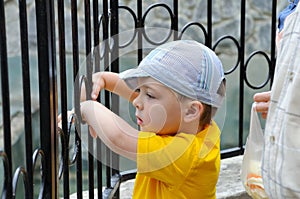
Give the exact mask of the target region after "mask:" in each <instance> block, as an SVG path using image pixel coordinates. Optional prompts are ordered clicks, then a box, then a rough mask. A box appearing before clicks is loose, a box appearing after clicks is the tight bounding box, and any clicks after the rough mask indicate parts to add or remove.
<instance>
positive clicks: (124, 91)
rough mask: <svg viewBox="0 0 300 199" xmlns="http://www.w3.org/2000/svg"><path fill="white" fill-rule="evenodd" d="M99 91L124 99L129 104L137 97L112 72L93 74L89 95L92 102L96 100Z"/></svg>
mask: <svg viewBox="0 0 300 199" xmlns="http://www.w3.org/2000/svg"><path fill="white" fill-rule="evenodd" d="M101 89H105V90H108V91H110V92H112V93H115V94H117V95H119V96H121V97H124V98H125V99H127V100H128V101H130V102H132V101H133V99H134V98H135V97H136V96H137V93H135V92H134V91H133V90H132V89H130V88H129V87H128V86H127V85H126V83H125V82H124V81H123V80H122V79H120V78H119V75H118V74H117V73H113V72H98V73H95V74H93V88H92V93H91V97H92V99H93V100H96V99H97V97H98V95H99V92H100V91H101Z"/></svg>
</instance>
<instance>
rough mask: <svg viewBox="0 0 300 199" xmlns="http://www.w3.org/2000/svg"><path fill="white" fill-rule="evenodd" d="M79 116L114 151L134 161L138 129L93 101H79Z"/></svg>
mask: <svg viewBox="0 0 300 199" xmlns="http://www.w3.org/2000/svg"><path fill="white" fill-rule="evenodd" d="M80 109H81V116H82V119H83V120H84V121H86V122H87V123H88V125H89V126H90V127H92V129H93V130H94V131H95V132H96V133H97V136H98V137H99V138H100V139H101V140H102V141H103V142H104V143H105V144H106V145H107V146H108V147H109V148H110V149H111V150H112V151H114V152H116V153H118V154H120V155H122V156H124V157H126V158H128V159H131V160H134V161H136V151H137V141H138V130H136V129H135V128H133V127H131V126H130V125H129V124H128V123H127V122H125V121H124V120H123V119H122V118H120V117H119V116H118V115H116V114H115V113H113V112H112V111H110V110H109V109H107V108H106V107H105V106H103V105H102V104H100V103H98V102H95V101H85V102H82V103H81V106H80Z"/></svg>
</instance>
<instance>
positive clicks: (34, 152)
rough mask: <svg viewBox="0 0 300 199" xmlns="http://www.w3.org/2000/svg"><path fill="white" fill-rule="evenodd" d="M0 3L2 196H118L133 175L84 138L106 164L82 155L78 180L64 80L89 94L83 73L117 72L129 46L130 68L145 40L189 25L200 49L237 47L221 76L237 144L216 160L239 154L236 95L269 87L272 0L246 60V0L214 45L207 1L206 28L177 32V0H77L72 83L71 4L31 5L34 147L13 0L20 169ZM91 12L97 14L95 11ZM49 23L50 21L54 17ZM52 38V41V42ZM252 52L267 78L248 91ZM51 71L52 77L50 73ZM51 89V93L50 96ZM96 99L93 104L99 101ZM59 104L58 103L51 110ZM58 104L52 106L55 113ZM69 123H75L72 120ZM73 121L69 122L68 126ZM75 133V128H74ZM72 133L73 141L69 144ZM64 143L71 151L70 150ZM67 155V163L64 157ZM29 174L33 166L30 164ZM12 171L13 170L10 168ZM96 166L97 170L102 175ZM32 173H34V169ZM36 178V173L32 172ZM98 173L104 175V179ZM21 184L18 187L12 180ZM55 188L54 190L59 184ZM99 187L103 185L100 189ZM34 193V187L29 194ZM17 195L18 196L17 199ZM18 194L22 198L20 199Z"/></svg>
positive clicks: (77, 147)
mask: <svg viewBox="0 0 300 199" xmlns="http://www.w3.org/2000/svg"><path fill="white" fill-rule="evenodd" d="M5 2H6V1H4V0H0V62H1V65H0V67H1V91H2V93H1V97H2V101H1V103H2V104H1V105H2V125H3V137H4V139H3V140H4V141H3V142H4V143H3V148H0V157H1V158H2V162H3V167H0V168H3V169H2V170H1V171H0V172H2V173H3V183H2V186H3V188H2V198H15V197H17V196H18V192H17V190H18V188H17V186H18V185H19V186H20V185H22V186H23V193H21V194H22V195H23V194H24V195H25V198H36V197H41V198H57V197H64V198H69V195H70V192H71V191H70V188H71V187H72V186H76V189H75V190H76V192H77V198H82V197H83V195H82V192H83V190H84V189H85V188H84V187H88V188H87V189H88V191H89V198H94V189H95V188H98V190H99V191H98V195H97V197H98V198H118V197H119V189H118V187H119V185H120V183H121V182H123V181H126V180H127V179H130V178H134V176H135V173H134V172H133V173H132V172H119V169H118V168H119V166H120V165H119V157H118V156H117V155H115V154H114V153H112V152H111V151H109V150H108V149H106V148H103V144H102V143H101V141H100V140H97V141H96V142H95V141H94V140H93V139H92V138H91V137H90V136H89V137H88V139H87V140H88V141H87V142H88V147H89V149H90V150H94V147H95V148H96V149H95V150H96V153H97V154H98V155H99V154H105V158H106V162H107V163H110V164H108V165H109V166H105V165H103V163H102V162H101V161H99V160H98V159H97V158H95V156H94V155H93V154H91V153H88V155H87V156H88V157H87V165H88V166H87V179H88V185H87V186H85V185H84V182H83V163H82V156H83V155H82V154H83V152H82V148H83V146H82V141H81V135H80V132H81V131H80V129H75V130H72V125H71V123H70V122H69V121H70V120H71V119H70V118H68V116H67V110H68V108H69V107H68V102H69V101H70V100H71V99H69V98H68V94H67V92H68V90H70V87H69V86H68V84H67V77H68V76H72V75H73V77H72V78H73V80H74V82H75V83H74V91H79V88H80V87H81V85H82V83H85V84H86V86H87V95H86V96H87V98H89V94H88V93H90V91H91V84H92V83H91V76H92V73H93V72H97V71H100V70H102V69H101V68H100V66H101V65H103V66H104V67H103V68H104V69H105V70H109V71H114V72H119V70H120V67H119V64H120V60H119V53H120V50H121V49H124V48H127V47H128V46H130V45H131V44H133V43H135V45H137V47H136V49H137V51H136V54H137V60H136V63H139V62H140V61H141V60H142V58H143V56H144V50H143V49H144V47H145V46H144V44H145V43H150V44H151V45H153V46H156V45H159V44H161V43H164V42H166V41H169V40H178V39H181V38H182V37H183V36H184V34H185V32H186V30H188V29H189V28H191V27H197V28H199V29H201V30H202V31H203V35H204V43H205V45H207V46H208V47H210V48H212V49H213V50H216V49H217V48H218V47H219V45H221V44H222V42H223V41H224V40H230V41H232V44H234V46H235V47H236V49H237V52H238V56H237V57H238V58H237V61H236V64H235V65H234V66H233V67H232V68H231V69H230V70H228V71H226V75H230V74H231V73H233V72H238V73H239V79H238V80H237V84H238V85H239V87H238V89H239V92H238V93H239V97H238V98H239V105H238V106H239V112H238V118H239V120H238V145H237V146H234V147H231V148H227V149H224V150H222V158H227V157H232V156H236V155H240V154H242V153H243V137H244V93H245V90H244V89H245V87H246V86H247V87H249V88H251V89H260V88H263V87H265V86H266V85H267V84H269V83H270V82H271V77H272V76H273V73H274V63H275V29H276V27H275V24H276V0H273V1H272V2H270V3H272V18H271V22H270V23H271V24H272V31H271V35H270V37H271V44H270V46H271V47H270V49H271V50H270V53H265V52H264V51H255V52H253V53H251V54H250V55H249V56H248V58H246V55H245V45H246V44H245V28H246V24H245V23H246V22H245V21H246V13H247V10H246V0H241V1H240V5H241V6H240V7H241V10H240V27H239V29H240V36H239V38H234V37H233V36H230V35H226V34H224V36H223V37H221V38H218V39H217V40H216V41H213V39H212V36H213V34H212V28H213V27H212V19H213V14H212V3H213V1H210V0H207V22H206V25H203V24H201V23H199V22H198V21H193V22H190V23H188V24H186V25H185V26H183V27H182V28H180V27H179V25H178V24H179V23H178V21H179V19H180V18H179V15H178V9H179V8H178V4H179V2H178V0H174V1H172V3H171V6H170V5H168V4H165V3H155V4H152V5H150V6H149V7H147V8H145V6H144V5H143V4H144V1H141V0H138V1H136V8H134V9H133V8H130V7H127V6H120V5H119V1H118V0H111V1H108V0H103V1H102V2H98V0H93V1H90V0H85V1H84V11H85V17H84V20H85V35H84V37H85V39H84V40H85V55H86V58H85V62H84V65H85V66H84V67H85V69H86V72H85V74H84V76H83V78H82V79H80V81H76V80H77V76H78V73H79V70H80V60H79V58H80V52H79V36H80V37H82V35H79V33H78V16H77V13H78V10H77V1H75V0H71V1H70V3H71V13H65V10H64V3H65V2H64V0H57V1H48V0H36V1H35V8H36V13H35V15H36V33H37V34H36V35H37V38H36V39H37V55H38V59H37V60H38V63H37V64H38V84H39V86H38V90H39V112H40V114H39V123H40V130H39V137H40V139H39V143H38V147H37V148H34V146H35V145H36V143H33V142H34V141H33V136H34V135H33V131H32V129H33V119H32V112H31V105H32V101H31V97H30V96H31V84H30V79H31V78H32V76H30V70H31V63H30V59H29V53H30V49H29V47H28V21H27V18H28V13H27V9H26V0H19V1H18V6H19V11H18V12H16V13H19V18H20V22H19V24H20V43H21V64H22V78H21V80H20V81H22V85H23V89H22V90H23V93H22V96H23V112H24V132H25V133H24V134H25V139H24V142H25V148H24V150H25V160H26V161H25V163H24V165H13V158H16V157H15V156H18V154H13V153H12V150H13V148H12V144H11V143H12V135H11V133H12V132H11V128H12V126H11V102H10V101H11V99H10V95H9V93H10V85H9V82H10V80H9V74H8V70H9V67H11V66H10V65H9V63H8V55H7V45H8V42H7V35H6V28H7V27H8V26H7V24H6V23H5V21H6V20H5V17H6V14H7V13H5ZM99 7H100V8H101V9H102V10H103V12H101V13H100V12H99ZM156 8H163V9H165V10H166V11H167V13H168V14H169V17H170V23H171V25H170V32H169V33H168V34H167V36H166V38H165V39H164V40H162V41H153V40H151V39H150V38H149V37H148V35H147V31H146V28H145V27H146V24H145V20H146V17H147V16H148V14H149V12H150V11H151V10H153V9H156ZM120 10H122V11H126V12H128V13H129V14H130V15H131V17H132V19H133V24H134V31H133V33H132V38H131V39H129V41H128V42H127V43H126V44H120V42H119V17H120V16H119V11H120ZM135 10H136V11H135ZM66 14H69V15H71V23H72V24H71V25H72V33H71V35H72V56H71V57H72V70H71V71H72V72H71V73H70V72H68V71H67V68H68V66H67V65H68V64H67V60H66V59H67V58H66V30H65V17H64V16H65V15H66ZM56 19H57V23H55V20H56ZM57 38H58V39H57ZM255 55H262V56H263V57H264V58H265V59H266V61H267V63H268V67H269V76H268V77H269V78H267V80H266V81H265V82H263V83H262V84H261V85H259V86H253V85H252V84H251V83H250V81H248V78H247V74H246V69H247V66H248V64H249V62H250V60H251V59H252V58H253V57H254V56H255ZM58 74H59V76H58ZM58 91H59V92H58ZM79 95H80V92H74V96H73V98H74V106H75V113H76V115H79V114H78V111H79V109H78V107H79V103H80V101H79ZM99 100H100V99H99ZM101 102H102V103H104V104H105V105H106V106H107V107H110V108H111V109H112V110H113V111H114V112H116V113H118V112H119V109H120V106H119V99H118V98H117V97H116V96H114V95H109V94H108V93H105V94H104V96H102V97H101ZM58 104H60V106H58ZM58 107H60V108H58ZM58 113H61V115H62V128H61V129H59V128H58V127H57V115H58ZM74 119H75V121H78V120H77V118H76V117H75V116H74ZM75 123H76V122H75ZM78 128H80V126H79V127H78ZM72 134H73V136H74V137H75V138H74V140H72V139H71V137H72ZM70 145H72V146H73V147H74V150H71V147H70ZM70 156H71V158H70ZM37 165H39V166H40V167H39V169H37V168H36V167H38V166H37ZM13 168H16V169H15V170H13ZM71 168H73V169H74V170H75V181H76V183H75V184H74V185H73V184H71V182H70V178H71V176H70V173H71V171H70V169H71ZM103 168H104V170H103ZM36 170H38V171H39V172H36ZM37 173H38V174H37ZM104 176H106V177H104ZM21 178H22V182H21V183H20V182H19V181H20V179H21ZM35 178H38V179H39V182H40V183H39V184H40V185H39V189H38V188H37V187H38V186H37V185H36V183H35V181H36V179H35ZM60 184H61V186H59V185H60ZM102 187H106V189H105V190H104V191H102ZM37 189H38V190H37ZM21 194H20V195H21ZM22 197H23V196H22Z"/></svg>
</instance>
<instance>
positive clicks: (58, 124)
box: [57, 109, 97, 138]
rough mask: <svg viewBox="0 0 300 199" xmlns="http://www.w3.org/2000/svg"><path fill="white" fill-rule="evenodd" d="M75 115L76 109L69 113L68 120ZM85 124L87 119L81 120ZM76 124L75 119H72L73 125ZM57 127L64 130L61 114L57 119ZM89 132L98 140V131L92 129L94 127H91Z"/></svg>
mask: <svg viewBox="0 0 300 199" xmlns="http://www.w3.org/2000/svg"><path fill="white" fill-rule="evenodd" d="M73 114H74V109H72V110H71V111H68V120H69V118H70V117H71V115H73ZM81 119H82V120H83V121H84V122H85V119H84V118H81ZM73 122H74V118H73V119H72V123H73ZM57 127H58V128H61V129H62V118H61V114H59V115H58V117H57ZM89 132H90V135H91V136H92V137H93V138H97V133H96V131H95V130H94V129H93V128H92V127H89Z"/></svg>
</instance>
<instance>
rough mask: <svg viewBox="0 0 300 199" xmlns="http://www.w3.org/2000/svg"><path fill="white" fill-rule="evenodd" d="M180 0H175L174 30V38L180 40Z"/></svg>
mask: <svg viewBox="0 0 300 199" xmlns="http://www.w3.org/2000/svg"><path fill="white" fill-rule="evenodd" d="M178 9H179V8H178V0H174V1H173V13H174V14H173V24H172V25H173V27H172V29H173V31H174V40H178V17H179V16H178Z"/></svg>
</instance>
